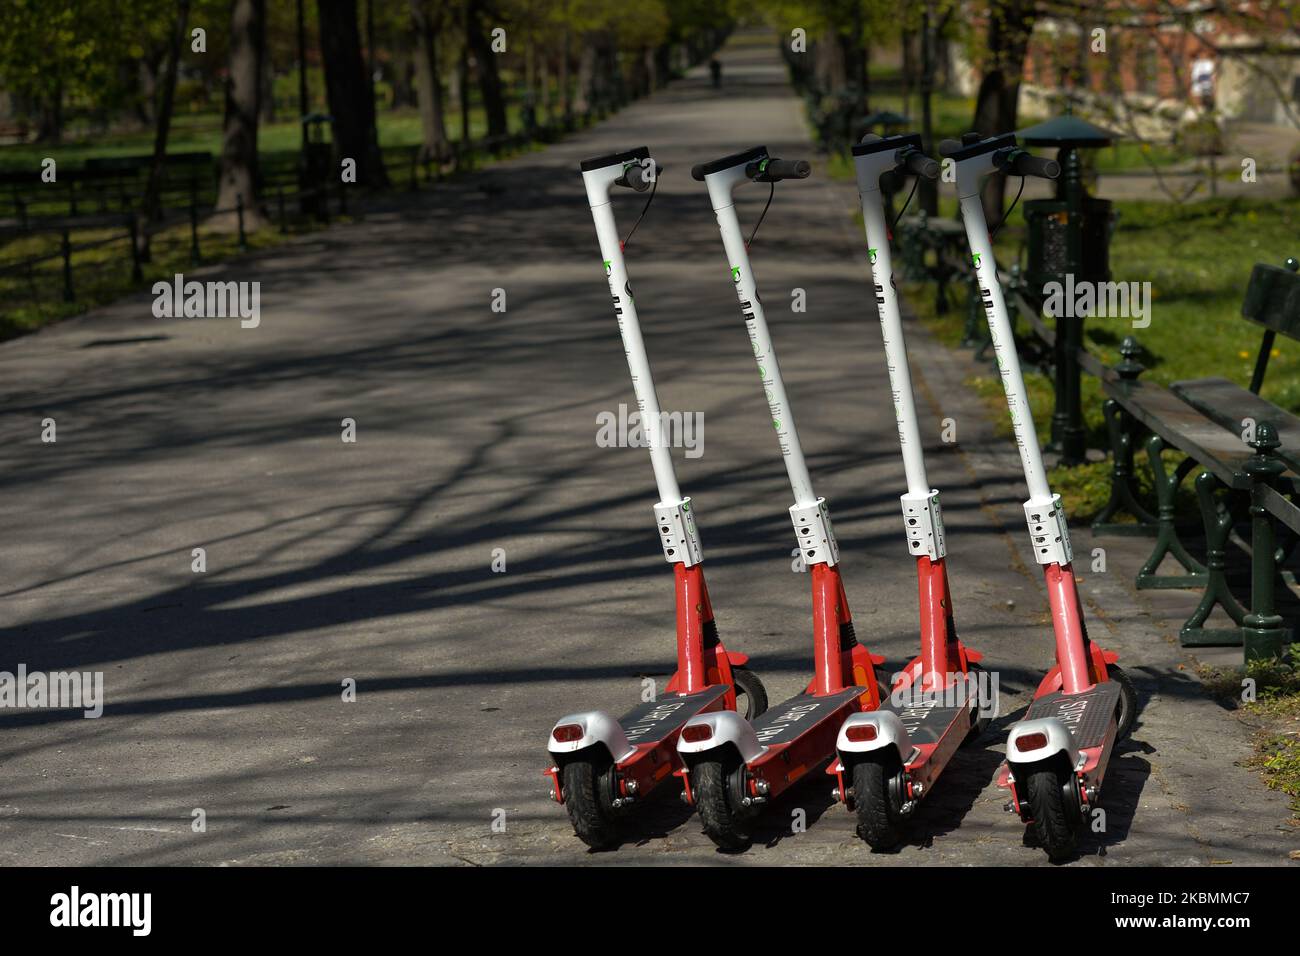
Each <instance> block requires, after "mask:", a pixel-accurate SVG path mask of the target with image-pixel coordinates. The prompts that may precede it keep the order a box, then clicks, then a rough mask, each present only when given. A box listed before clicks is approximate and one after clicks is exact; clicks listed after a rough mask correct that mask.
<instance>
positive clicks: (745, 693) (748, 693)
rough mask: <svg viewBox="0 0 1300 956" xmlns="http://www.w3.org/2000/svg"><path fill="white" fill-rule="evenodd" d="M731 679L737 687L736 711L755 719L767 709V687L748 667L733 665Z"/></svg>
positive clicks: (742, 715) (747, 717)
mask: <svg viewBox="0 0 1300 956" xmlns="http://www.w3.org/2000/svg"><path fill="white" fill-rule="evenodd" d="M731 680H732V682H733V684H734V685H735V688H736V713H738V714H740V716H741V717H744V718H745V719H746V720H753V719H754V718H755V717H757V716H758V715H759V714H761V713H762V712H763V711H765V710H767V688H765V687H764V686H763V682H762V681H761V680H759V679H758V675H757V674H755V673H754V672H753V671H751V670H750V669H749V668H748V667H733V668H732V669H731Z"/></svg>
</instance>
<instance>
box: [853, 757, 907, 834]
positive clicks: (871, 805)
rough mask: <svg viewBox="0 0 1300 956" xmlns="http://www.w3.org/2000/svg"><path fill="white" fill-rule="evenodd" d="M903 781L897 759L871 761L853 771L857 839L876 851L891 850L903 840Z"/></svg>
mask: <svg viewBox="0 0 1300 956" xmlns="http://www.w3.org/2000/svg"><path fill="white" fill-rule="evenodd" d="M902 777H903V769H902V767H900V766H899V765H898V760H897V759H892V758H891V759H871V758H868V759H866V760H862V761H860V762H859V763H857V764H855V765H854V767H853V803H854V806H856V808H857V812H858V836H860V837H862V839H863V840H865V841H866V843H867V845H868V846H870V847H871V849H873V850H888V849H892V848H893V847H895V846H897V845H898V843H899V841H901V840H902V839H903V799H902V797H903V791H902V787H903V780H902Z"/></svg>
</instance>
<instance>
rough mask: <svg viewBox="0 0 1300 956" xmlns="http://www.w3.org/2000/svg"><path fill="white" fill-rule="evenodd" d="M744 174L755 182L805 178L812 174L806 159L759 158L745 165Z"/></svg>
mask: <svg viewBox="0 0 1300 956" xmlns="http://www.w3.org/2000/svg"><path fill="white" fill-rule="evenodd" d="M745 175H746V176H748V177H749V178H750V179H752V180H754V182H756V183H776V182H780V181H781V180H783V179H807V178H808V177H809V176H810V175H812V164H811V163H809V162H808V161H807V160H806V159H766V160H763V159H760V160H757V161H755V162H752V163H750V164H749V165H748V166H746V167H745Z"/></svg>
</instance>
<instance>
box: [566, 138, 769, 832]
mask: <svg viewBox="0 0 1300 956" xmlns="http://www.w3.org/2000/svg"><path fill="white" fill-rule="evenodd" d="M581 169H582V178H583V181H584V182H585V184H586V188H587V199H588V202H589V203H590V204H591V214H592V218H593V219H594V220H595V223H596V237H597V240H598V241H599V244H600V255H601V259H602V260H603V261H604V266H605V276H606V278H607V279H608V281H609V291H610V294H611V295H612V296H613V298H614V312H615V314H616V315H617V316H618V326H619V331H620V333H621V334H622V337H623V348H624V351H625V352H626V353H627V363H628V368H629V370H630V371H631V373H632V387H633V389H634V391H635V393H636V400H637V408H638V410H639V412H640V416H641V422H642V425H643V428H644V431H645V434H646V435H647V436H648V438H649V444H650V463H651V465H652V466H653V468H654V475H655V484H656V485H657V486H658V491H659V502H658V504H656V505H655V506H654V513H655V524H656V526H657V527H658V529H659V537H660V543H661V544H662V545H663V552H664V557H665V558H666V559H667V561H668V563H669V564H671V565H672V567H673V579H674V582H675V594H676V603H677V670H676V672H675V673H674V674H673V676H672V678H671V679H670V680H669V682H668V684H667V686H666V687H665V692H664V693H663V694H662V695H660V696H659V697H658V698H657V699H655V700H651V701H647V702H644V703H642V704H641V705H640V706H638V707H636V708H634V709H633V710H632V711H630V712H629V713H627V714H625V715H624V716H623V717H621V718H620V719H618V720H615V719H614V718H613V717H610V716H609V715H608V714H606V713H604V712H602V711H584V712H581V713H575V714H569V715H567V716H565V717H561V718H560V720H559V721H557V722H556V724H555V727H554V728H553V729H552V731H551V736H550V742H549V744H548V749H549V751H550V753H551V756H552V758H553V759H554V761H555V764H554V766H552V767H551V768H550V769H549V770H547V771H546V773H547V775H548V776H549V777H550V778H551V781H552V784H553V788H552V790H551V797H552V798H553V799H554V800H556V801H557V802H559V803H562V804H564V806H565V807H566V808H567V810H568V813H569V819H570V821H571V822H572V823H573V829H574V832H575V833H576V834H577V835H578V837H579V839H581V840H582V841H583V842H584V843H586V844H588V845H589V846H591V847H592V848H595V849H600V848H604V847H608V846H610V845H612V844H614V843H616V842H617V841H618V839H619V832H620V824H621V823H622V822H623V821H624V818H625V816H626V814H627V813H628V811H629V810H630V809H631V808H632V807H633V806H634V805H635V804H636V803H638V802H640V801H642V800H644V799H645V798H646V797H648V796H649V795H650V793H651V792H652V791H653V790H654V789H655V787H657V786H658V785H659V784H661V783H663V782H664V781H665V780H667V779H668V778H669V777H670V776H672V774H673V772H674V770H676V769H677V768H678V767H679V763H678V760H677V736H678V734H679V733H680V732H681V729H682V726H683V725H684V724H685V723H686V721H687V720H688V719H689V718H691V717H694V716H695V715H697V714H700V713H703V712H706V711H716V710H720V709H723V708H726V709H727V710H728V711H734V710H736V708H737V707H740V708H741V711H742V713H744V714H745V716H746V717H749V718H754V717H757V716H758V715H759V714H761V713H762V712H763V711H764V709H766V707H767V692H766V691H765V690H764V688H763V684H762V682H761V681H760V680H759V679H758V678H757V677H756V676H755V675H754V674H753V672H752V671H750V670H749V669H748V668H746V667H745V666H744V665H745V664H746V663H747V662H748V657H746V655H744V654H739V653H736V652H735V651H729V650H727V649H726V648H725V647H723V645H722V642H721V641H720V640H719V638H718V628H717V624H716V623H715V621H714V618H713V606H712V604H711V603H710V601H709V592H708V588H707V587H706V586H705V583H704V568H703V565H702V561H703V552H702V550H701V547H700V535H699V529H698V527H697V525H696V518H695V508H694V506H693V504H692V503H691V499H690V498H687V497H683V496H682V493H681V491H680V489H679V488H678V485H677V476H676V473H675V472H674V470H673V460H672V454H671V452H670V450H669V447H668V443H667V441H666V440H665V435H664V432H663V429H662V427H661V423H662V421H663V419H662V417H661V415H660V410H659V398H658V396H657V394H656V393H655V387H654V380H653V378H652V377H651V374H650V362H649V359H648V358H647V356H646V351H645V343H644V342H643V340H642V338H641V327H640V324H639V323H638V320H637V311H636V304H635V302H634V301H633V298H632V289H631V285H630V283H629V280H628V275H627V266H626V263H625V261H624V256H623V248H624V246H625V244H626V243H625V242H620V241H619V237H618V227H617V225H616V223H615V221H614V211H613V207H612V202H611V198H610V192H611V190H612V189H613V188H614V187H615V186H618V187H623V188H627V189H632V190H635V191H636V192H644V191H645V190H647V189H650V190H651V194H650V195H651V198H653V196H654V187H655V186H657V176H658V167H657V166H656V165H655V163H654V161H653V160H652V159H651V158H650V152H649V150H648V149H646V148H645V147H640V148H638V149H633V150H629V151H627V152H623V153H615V154H612V155H609V156H599V157H596V158H595V159H589V160H586V161H584V162H583V163H582V164H581ZM648 208H649V202H648V201H647V203H646V209H648ZM642 215H643V216H644V215H645V209H643V210H642ZM638 222H640V220H639V219H638ZM633 228H634V229H635V227H633Z"/></svg>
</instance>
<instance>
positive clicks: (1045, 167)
mask: <svg viewBox="0 0 1300 956" xmlns="http://www.w3.org/2000/svg"><path fill="white" fill-rule="evenodd" d="M1007 172H1009V173H1011V174H1012V175H1013V176H1038V177H1040V178H1042V179H1055V178H1056V177H1057V176H1059V175H1061V164H1060V163H1058V162H1057V161H1056V160H1054V159H1043V158H1042V157H1041V156H1035V155H1033V154H1032V153H1026V152H1025V151H1024V150H1018V151H1017V152H1016V153H1015V154H1014V155H1013V156H1012V157H1011V162H1010V163H1008V164H1007Z"/></svg>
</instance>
